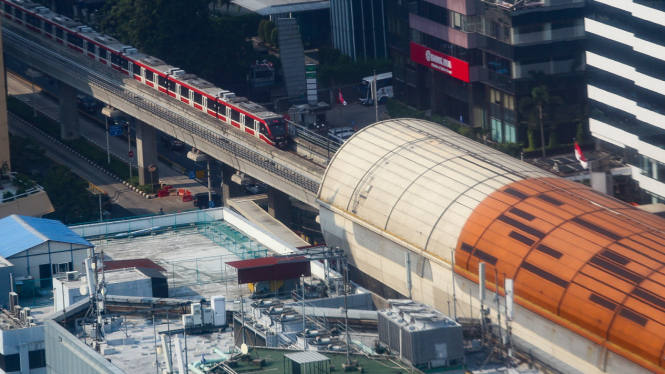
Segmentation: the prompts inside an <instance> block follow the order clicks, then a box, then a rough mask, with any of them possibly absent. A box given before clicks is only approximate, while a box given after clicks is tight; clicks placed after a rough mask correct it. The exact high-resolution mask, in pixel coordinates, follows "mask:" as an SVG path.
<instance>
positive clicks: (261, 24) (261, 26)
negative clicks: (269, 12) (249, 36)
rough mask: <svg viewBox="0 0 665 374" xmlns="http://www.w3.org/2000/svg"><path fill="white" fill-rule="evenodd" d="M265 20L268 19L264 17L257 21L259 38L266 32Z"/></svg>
mask: <svg viewBox="0 0 665 374" xmlns="http://www.w3.org/2000/svg"><path fill="white" fill-rule="evenodd" d="M266 22H268V20H265V19H262V20H261V22H259V38H263V35H264V34H265V33H266ZM264 40H265V39H264Z"/></svg>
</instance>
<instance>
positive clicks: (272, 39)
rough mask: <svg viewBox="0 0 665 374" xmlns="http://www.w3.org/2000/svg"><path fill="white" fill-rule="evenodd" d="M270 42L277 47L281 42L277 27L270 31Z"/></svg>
mask: <svg viewBox="0 0 665 374" xmlns="http://www.w3.org/2000/svg"><path fill="white" fill-rule="evenodd" d="M270 44H272V45H274V46H275V47H277V46H278V44H279V39H278V35H277V29H276V28H275V29H273V30H272V33H270Z"/></svg>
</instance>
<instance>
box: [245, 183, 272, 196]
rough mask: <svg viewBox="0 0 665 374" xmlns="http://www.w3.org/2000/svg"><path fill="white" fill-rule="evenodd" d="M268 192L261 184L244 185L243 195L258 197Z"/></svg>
mask: <svg viewBox="0 0 665 374" xmlns="http://www.w3.org/2000/svg"><path fill="white" fill-rule="evenodd" d="M266 192H268V187H267V186H266V185H265V184H261V183H252V184H246V185H245V195H258V194H262V193H266Z"/></svg>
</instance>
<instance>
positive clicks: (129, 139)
mask: <svg viewBox="0 0 665 374" xmlns="http://www.w3.org/2000/svg"><path fill="white" fill-rule="evenodd" d="M127 148H128V149H129V151H128V152H129V154H132V126H131V125H130V124H129V122H127ZM132 159H133V158H132V157H130V158H129V179H132ZM185 343H187V341H185Z"/></svg>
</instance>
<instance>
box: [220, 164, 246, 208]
mask: <svg viewBox="0 0 665 374" xmlns="http://www.w3.org/2000/svg"><path fill="white" fill-rule="evenodd" d="M236 172H237V170H236V169H234V168H233V167H231V166H229V165H227V164H222V202H223V203H224V206H226V207H228V206H229V204H228V200H229V199H232V198H234V197H238V196H243V195H244V194H245V191H244V189H243V187H242V186H241V185H239V184H238V183H236V182H234V181H232V180H231V177H232V176H233V175H234V174H235V173H236Z"/></svg>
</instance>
